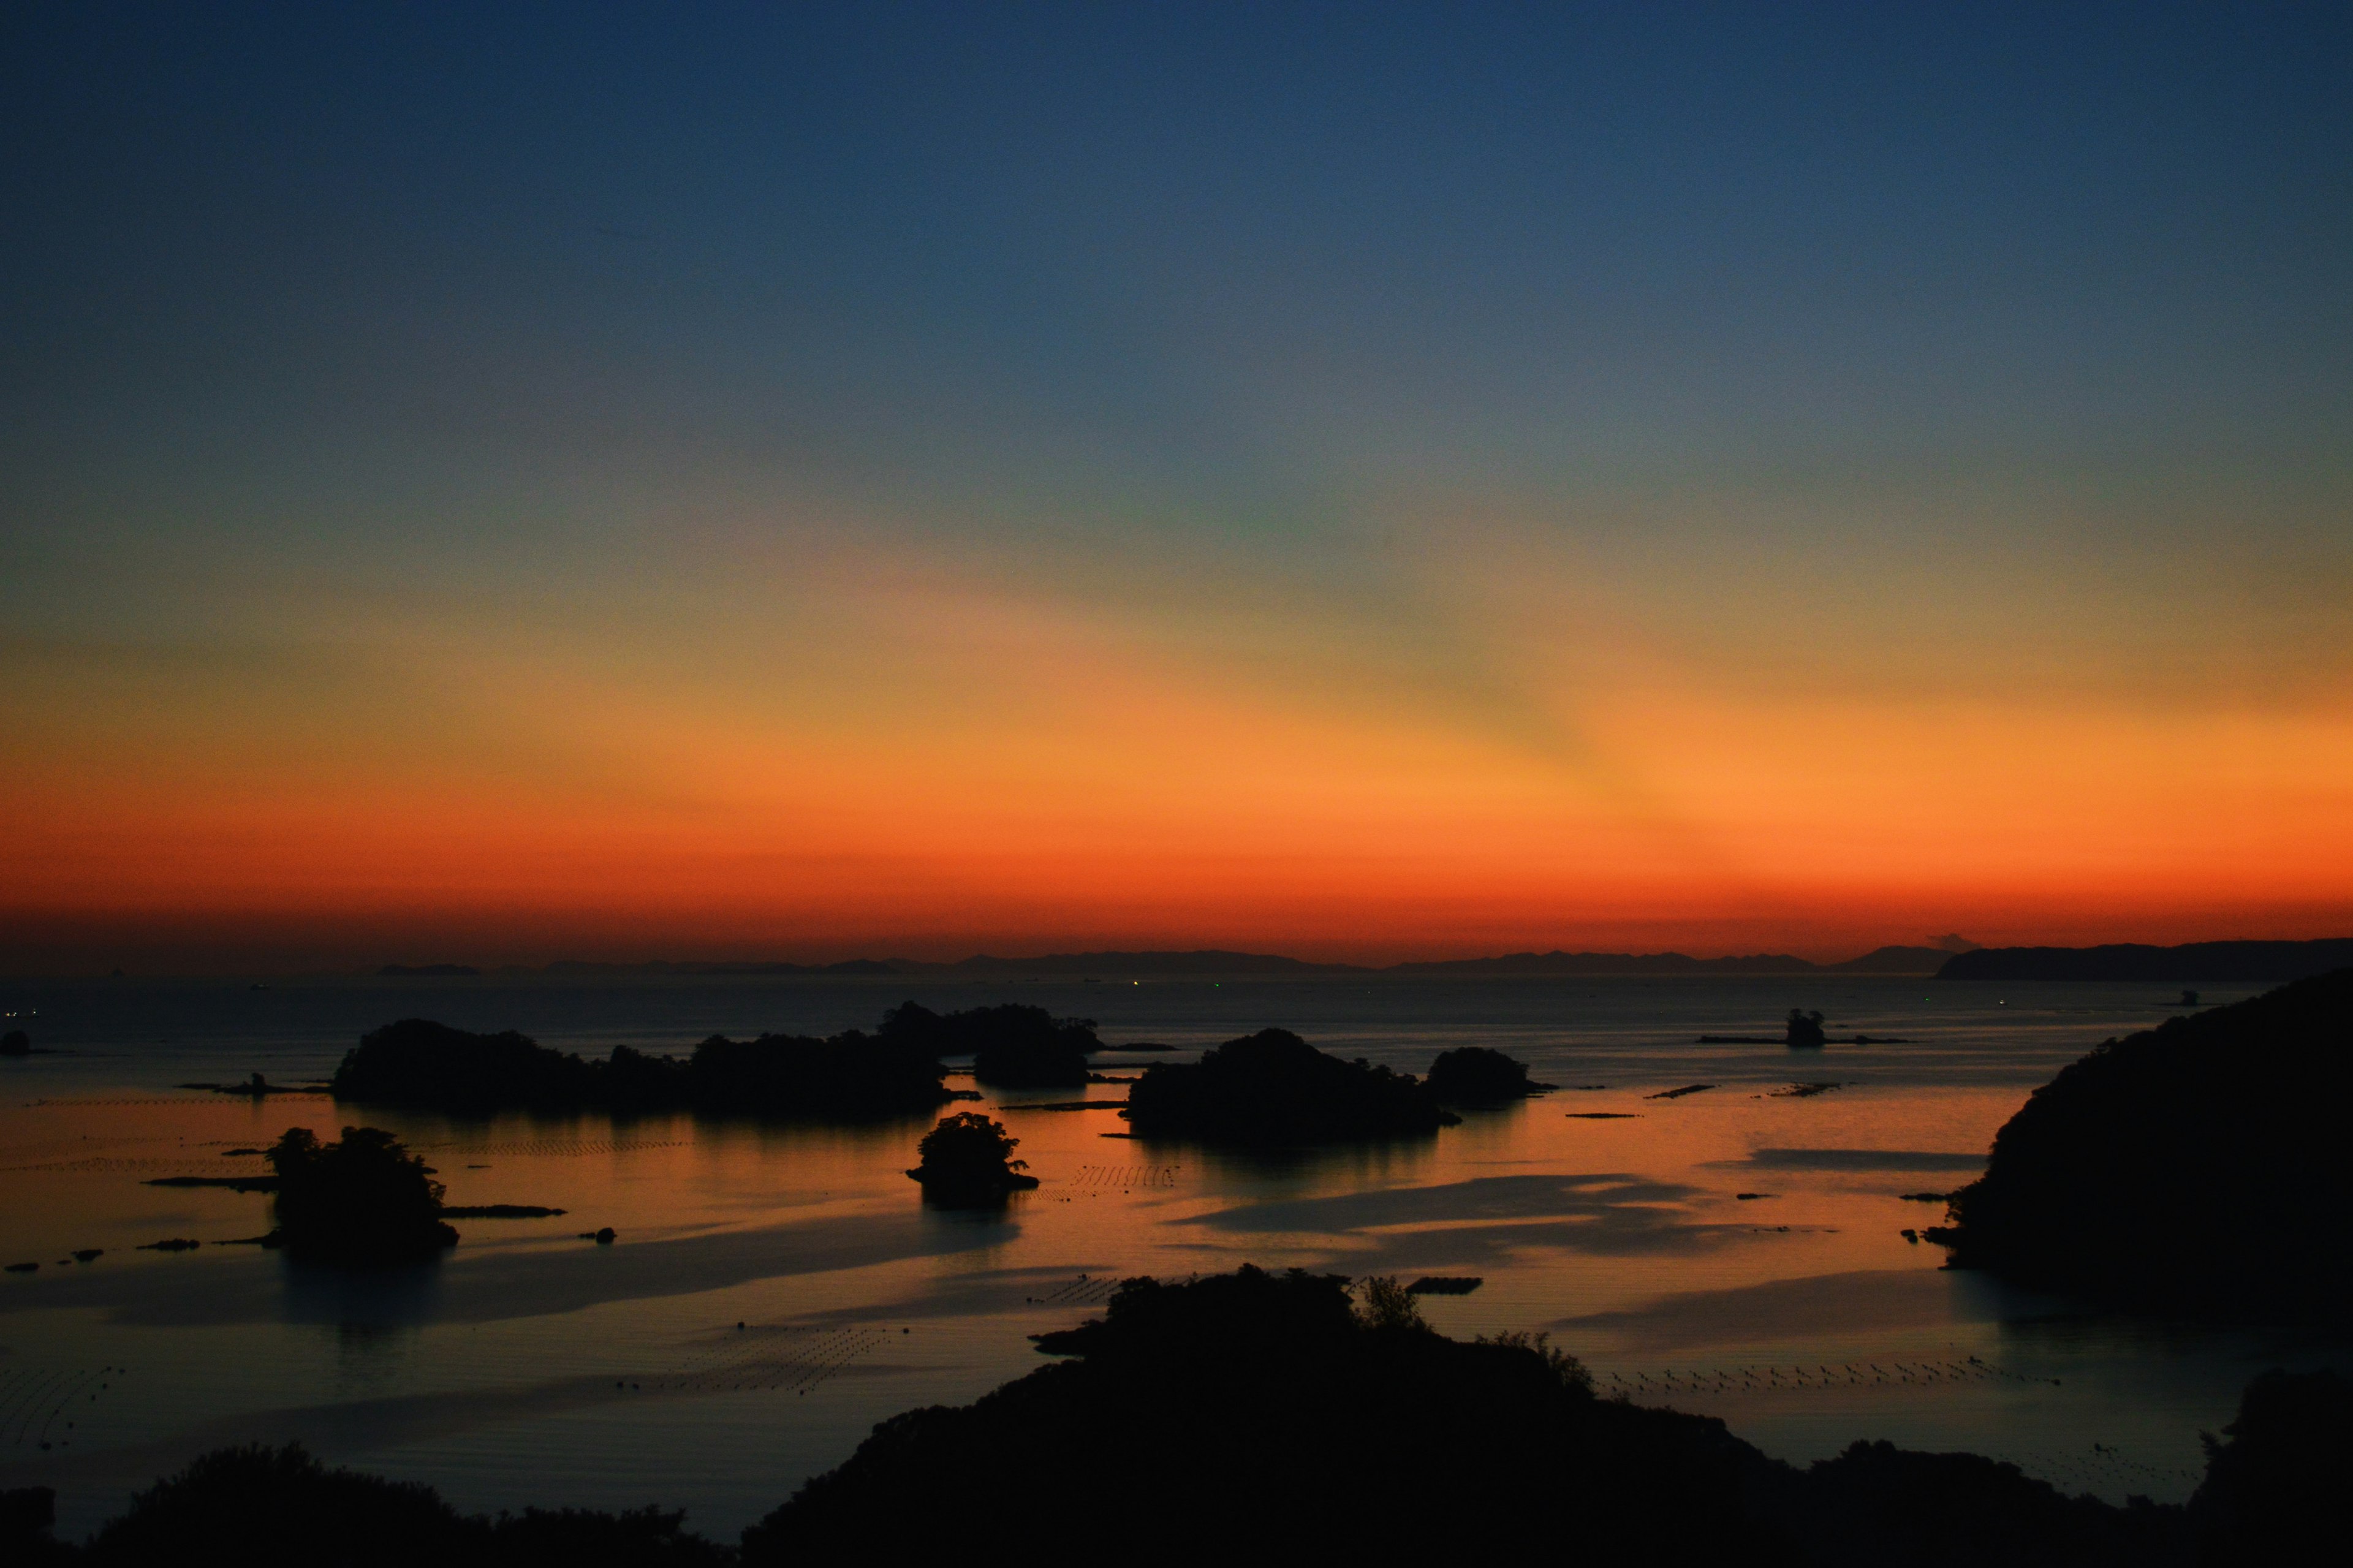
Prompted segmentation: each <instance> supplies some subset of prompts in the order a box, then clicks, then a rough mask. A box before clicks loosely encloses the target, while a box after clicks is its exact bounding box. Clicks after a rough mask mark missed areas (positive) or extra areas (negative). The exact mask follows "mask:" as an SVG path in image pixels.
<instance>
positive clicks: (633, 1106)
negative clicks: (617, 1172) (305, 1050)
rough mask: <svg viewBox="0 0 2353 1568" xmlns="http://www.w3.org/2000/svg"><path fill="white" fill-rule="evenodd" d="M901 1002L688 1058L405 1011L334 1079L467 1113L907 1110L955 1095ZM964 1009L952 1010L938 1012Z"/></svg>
mask: <svg viewBox="0 0 2353 1568" xmlns="http://www.w3.org/2000/svg"><path fill="white" fill-rule="evenodd" d="M911 1006H912V1004H911ZM906 1011H907V1009H905V1008H902V1009H896V1010H894V1012H893V1013H892V1014H891V1015H888V1016H885V1017H884V1019H883V1026H882V1027H881V1030H880V1031H878V1032H877V1033H875V1034H872V1035H868V1034H865V1033H863V1032H861V1031H860V1030H856V1029H851V1030H849V1031H846V1032H845V1033H842V1034H839V1035H835V1036H833V1037H830V1038H828V1039H822V1040H820V1039H815V1038H811V1037H807V1036H801V1035H763V1036H761V1037H759V1038H757V1039H753V1040H735V1039H730V1038H729V1037H726V1036H724V1035H713V1036H712V1037H710V1038H709V1039H707V1040H704V1041H703V1042H702V1044H701V1045H698V1046H697V1047H694V1051H693V1054H692V1055H691V1056H690V1057H688V1058H686V1059H684V1060H680V1059H679V1058H674V1057H667V1056H656V1055H652V1054H649V1053H648V1052H645V1051H639V1050H635V1049H632V1048H631V1047H628V1046H616V1047H613V1051H612V1054H611V1055H610V1056H609V1057H607V1058H606V1059H605V1060H603V1061H596V1060H592V1059H589V1058H582V1057H578V1056H575V1055H573V1054H571V1053H569V1052H565V1051H558V1050H553V1049H551V1048H549V1047H545V1046H542V1045H540V1044H538V1043H537V1042H535V1041H533V1040H532V1039H530V1038H529V1037H526V1036H523V1035H520V1034H517V1033H515V1032H514V1031H513V1030H508V1031H506V1032H504V1033H502V1034H496V1035H482V1034H475V1033H472V1032H471V1031H469V1030H465V1029H457V1028H452V1027H450V1026H448V1025H447V1024H438V1023H434V1022H433V1021H431V1020H429V1019H425V1018H405V1019H402V1020H401V1021H400V1022H398V1023H396V1024H387V1025H385V1026H384V1027H383V1028H380V1029H377V1030H375V1031H373V1032H372V1033H370V1034H368V1035H366V1036H365V1037H363V1038H362V1039H361V1041H360V1043H359V1045H358V1046H357V1047H355V1048H354V1049H353V1050H352V1051H350V1052H348V1053H346V1054H345V1056H344V1057H343V1063H342V1065H341V1066H339V1067H338V1068H336V1069H335V1076H334V1079H333V1080H332V1082H331V1083H330V1085H329V1089H330V1090H331V1092H332V1093H333V1095H334V1096H335V1098H336V1099H338V1100H352V1101H355V1102H357V1103H360V1104H364V1105H399V1106H412V1107H418V1108H423V1109H427V1110H440V1111H445V1112H448V1113H451V1114H455V1115H464V1116H487V1115H493V1114H496V1113H498V1112H501V1111H508V1110H549V1111H567V1110H607V1111H611V1112H613V1113H615V1114H617V1115H629V1114H650V1113H654V1112H659V1111H668V1110H695V1111H699V1112H702V1113H705V1114H711V1115H722V1116H764V1117H777V1118H826V1119H843V1120H857V1119H867V1118H880V1117H889V1116H904V1115H910V1114H916V1113H920V1112H923V1111H926V1110H934V1109H936V1108H937V1107H939V1106H941V1105H944V1104H945V1103H947V1102H948V1101H950V1100H955V1099H956V1098H958V1096H957V1094H956V1092H955V1090H952V1089H948V1088H947V1087H946V1086H945V1084H944V1083H943V1082H942V1079H944V1078H945V1077H946V1074H947V1069H946V1068H944V1067H943V1066H942V1065H941V1064H940V1059H939V1058H940V1050H939V1042H938V1039H937V1038H936V1037H935V1036H934V1032H933V1031H932V1030H930V1029H929V1028H928V1027H927V1026H923V1024H922V1023H921V1022H920V1021H918V1022H917V1023H916V1025H915V1026H913V1027H910V1026H905V1024H904V1023H903V1022H902V1023H901V1024H900V1025H899V1026H895V1027H894V1020H898V1019H899V1018H900V1016H901V1015H902V1014H904V1013H905V1012H906ZM917 1011H919V1012H920V1011H921V1009H917ZM957 1016H958V1015H955V1014H951V1015H948V1016H947V1019H946V1020H943V1022H951V1021H953V1020H955V1018H956V1017H957ZM967 1098H968V1097H967Z"/></svg>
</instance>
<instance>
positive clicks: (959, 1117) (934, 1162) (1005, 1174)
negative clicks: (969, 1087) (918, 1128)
mask: <svg viewBox="0 0 2353 1568" xmlns="http://www.w3.org/2000/svg"><path fill="white" fill-rule="evenodd" d="M1020 1146H1021V1140H1020V1139H1018V1138H1016V1137H1014V1136H1013V1135H1012V1134H1011V1133H1009V1132H1008V1131H1005V1128H1004V1126H1003V1124H1002V1123H1000V1122H997V1121H993V1120H992V1119H990V1118H988V1117H986V1116H983V1115H981V1114H979V1113H978V1112H977V1111H971V1110H965V1111H960V1112H958V1113H957V1114H956V1115H954V1116H946V1117H942V1118H941V1119H940V1124H939V1125H938V1126H936V1127H934V1128H933V1129H932V1130H931V1131H929V1132H926V1133H924V1134H923V1142H921V1143H918V1144H917V1145H916V1146H915V1153H916V1155H917V1163H916V1165H915V1168H914V1169H913V1170H912V1171H909V1172H908V1173H907V1175H908V1177H909V1179H910V1180H913V1181H915V1182H919V1183H921V1184H923V1199H924V1201H925V1202H926V1203H933V1204H937V1205H940V1206H941V1207H943V1208H991V1207H995V1206H996V1205H999V1204H1002V1203H1003V1202H1004V1201H1005V1200H1006V1198H1007V1197H1008V1195H1009V1194H1013V1193H1017V1192H1020V1191H1022V1190H1024V1189H1026V1188H1029V1187H1034V1186H1036V1185H1037V1184H1038V1178H1037V1177H1035V1176H1031V1175H1025V1174H1024V1172H1026V1171H1027V1170H1028V1169H1029V1163H1028V1162H1027V1161H1022V1160H1016V1159H1014V1158H1012V1154H1013V1151H1014V1150H1016V1149H1018V1148H1019V1147H1020Z"/></svg>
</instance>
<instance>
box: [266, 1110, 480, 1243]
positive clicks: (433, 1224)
mask: <svg viewBox="0 0 2353 1568" xmlns="http://www.w3.org/2000/svg"><path fill="white" fill-rule="evenodd" d="M269 1166H270V1169H271V1170H273V1171H275V1172H276V1173H278V1195H277V1198H276V1200H275V1203H276V1209H277V1215H278V1228H277V1229H276V1230H274V1231H272V1232H271V1233H270V1234H269V1236H268V1237H264V1238H263V1245H265V1246H269V1247H284V1248H285V1249H286V1250H287V1252H288V1253H290V1255H292V1256H293V1257H296V1258H304V1259H307V1260H312V1261H317V1262H322V1263H338V1264H345V1265H353V1264H358V1265H367V1264H396V1263H416V1262H420V1261H423V1260H424V1259H427V1258H433V1257H436V1256H438V1255H439V1254H440V1253H441V1252H442V1251H443V1250H444V1249H445V1248H448V1247H455V1246H456V1245H457V1244H458V1233H457V1232H456V1231H454V1230H452V1229H450V1228H449V1226H448V1224H446V1223H445V1222H444V1221H443V1220H442V1218H441V1214H442V1206H441V1198H442V1186H441V1184H440V1183H438V1182H437V1181H435V1180H434V1179H433V1173H432V1171H431V1169H430V1168H428V1167H427V1165H426V1163H425V1162H424V1161H423V1160H420V1159H418V1158H417V1156H416V1155H415V1154H412V1153H410V1152H408V1151H407V1149H406V1148H405V1147H403V1146H402V1144H401V1142H400V1141H399V1140H398V1139H396V1138H395V1137H394V1136H393V1135H392V1134H391V1133H389V1132H386V1131H384V1130H383V1129H382V1128H377V1127H346V1128H344V1129H343V1136H342V1137H341V1138H339V1139H337V1140H336V1141H335V1142H332V1143H322V1142H319V1140H318V1137H317V1135H316V1134H315V1133H313V1132H311V1131H310V1130H309V1129H308V1128H304V1127H291V1128H289V1129H287V1131H286V1135H285V1136H284V1137H282V1138H280V1139H279V1140H278V1142H276V1143H275V1144H273V1145H271V1147H270V1150H269Z"/></svg>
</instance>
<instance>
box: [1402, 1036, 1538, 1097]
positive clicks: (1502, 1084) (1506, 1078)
mask: <svg viewBox="0 0 2353 1568" xmlns="http://www.w3.org/2000/svg"><path fill="white" fill-rule="evenodd" d="M1422 1082H1423V1083H1424V1084H1425V1085H1426V1086H1428V1088H1429V1089H1430V1095H1431V1097H1432V1098H1433V1099H1435V1100H1438V1101H1439V1102H1440V1104H1442V1105H1493V1104H1497V1103H1500V1102H1502V1101H1504V1100H1525V1099H1526V1098H1527V1097H1528V1096H1529V1095H1532V1094H1543V1093H1546V1091H1548V1090H1550V1089H1555V1088H1556V1087H1558V1086H1557V1085H1555V1084H1549V1083H1537V1082H1535V1080H1534V1079H1530V1078H1529V1077H1528V1064H1527V1063H1525V1062H1524V1061H1520V1060H1517V1059H1516V1058H1512V1057H1507V1056H1505V1055H1504V1053H1503V1052H1501V1051H1497V1050H1490V1049H1489V1048H1488V1047H1485V1046H1457V1047H1455V1048H1454V1049H1452V1050H1451V1051H1441V1052H1440V1053H1439V1057H1438V1059H1437V1060H1436V1061H1434V1062H1432V1063H1430V1076H1429V1077H1427V1078H1425V1079H1422Z"/></svg>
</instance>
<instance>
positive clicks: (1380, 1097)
mask: <svg viewBox="0 0 2353 1568" xmlns="http://www.w3.org/2000/svg"><path fill="white" fill-rule="evenodd" d="M1121 1114H1122V1115H1124V1116H1125V1117H1126V1118H1127V1120H1128V1124H1129V1126H1131V1127H1132V1128H1134V1131H1136V1132H1137V1133H1138V1134H1139V1135H1141V1136H1144V1137H1161V1138H1190V1139H1196V1140H1198V1141H1200V1142H1206V1143H1234V1144H1254V1145H1259V1146H1261V1147H1275V1146H1281V1145H1284V1144H1301V1143H1323V1142H1345V1141H1349V1140H1356V1139H1367V1138H1396V1137H1407V1136H1411V1135H1413V1134H1416V1133H1426V1132H1435V1131H1438V1129H1440V1127H1446V1126H1451V1125H1452V1124H1453V1123H1455V1122H1456V1121H1461V1118H1460V1117H1458V1116H1456V1115H1455V1114H1454V1113H1453V1112H1452V1111H1451V1110H1446V1109H1445V1108H1444V1107H1443V1106H1441V1105H1440V1104H1439V1103H1438V1100H1437V1097H1436V1096H1435V1095H1433V1094H1432V1093H1431V1092H1430V1087H1429V1086H1428V1085H1427V1084H1425V1083H1423V1082H1422V1081H1421V1080H1420V1079H1417V1078H1415V1077H1414V1076H1413V1075H1412V1074H1411V1073H1399V1072H1393V1071H1391V1070H1390V1069H1389V1068H1385V1067H1374V1066H1373V1065H1371V1064H1370V1063H1368V1062H1366V1061H1365V1060H1364V1059H1363V1058H1358V1059H1356V1060H1355V1061H1345V1060H1343V1059H1341V1058H1338V1057H1335V1056H1333V1055H1330V1054H1329V1053H1327V1052H1324V1051H1319V1050H1317V1049H1316V1048H1315V1047H1313V1046H1311V1045H1309V1044H1308V1043H1307V1042H1306V1041H1305V1040H1303V1039H1301V1038H1300V1037H1298V1036H1297V1035H1294V1034H1293V1033H1292V1032H1291V1031H1290V1030H1288V1029H1261V1030H1260V1031H1259V1032H1258V1033H1257V1034H1255V1035H1247V1036H1244V1037H1242V1038H1240V1039H1238V1040H1228V1041H1227V1042H1226V1043H1225V1044H1224V1045H1222V1046H1214V1047H1210V1048H1209V1049H1208V1050H1206V1051H1204V1052H1202V1053H1201V1059H1200V1060H1199V1061H1198V1062H1155V1063H1153V1064H1152V1065H1151V1066H1150V1067H1148V1068H1145V1069H1144V1076H1143V1077H1141V1078H1139V1079H1136V1080H1135V1083H1134V1086H1133V1087H1132V1088H1130V1089H1129V1090H1128V1091H1127V1109H1126V1110H1124V1111H1123V1112H1121Z"/></svg>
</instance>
